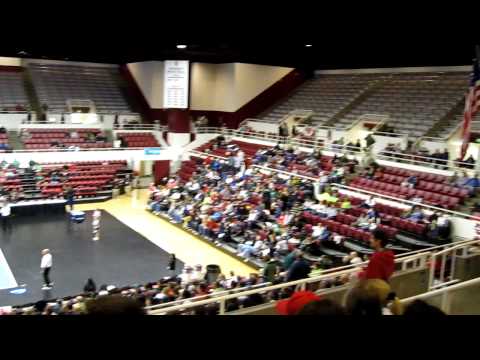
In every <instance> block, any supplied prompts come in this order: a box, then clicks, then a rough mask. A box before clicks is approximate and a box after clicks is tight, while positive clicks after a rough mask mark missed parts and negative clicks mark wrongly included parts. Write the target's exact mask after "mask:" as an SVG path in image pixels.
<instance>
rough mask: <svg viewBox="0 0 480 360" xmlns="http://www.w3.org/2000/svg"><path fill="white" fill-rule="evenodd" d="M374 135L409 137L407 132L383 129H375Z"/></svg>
mask: <svg viewBox="0 0 480 360" xmlns="http://www.w3.org/2000/svg"><path fill="white" fill-rule="evenodd" d="M372 135H373V136H375V135H377V136H387V137H394V138H398V137H404V138H407V139H408V136H409V135H408V134H407V133H391V132H383V131H374V132H373V133H372Z"/></svg>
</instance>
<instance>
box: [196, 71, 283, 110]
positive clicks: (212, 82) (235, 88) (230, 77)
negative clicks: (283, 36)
mask: <svg viewBox="0 0 480 360" xmlns="http://www.w3.org/2000/svg"><path fill="white" fill-rule="evenodd" d="M292 70H293V69H292V68H286V67H278V66H265V65H254V64H243V63H228V64H204V63H193V64H192V66H191V74H190V78H191V82H190V108H191V109H192V110H212V111H227V112H234V111H237V110H238V109H239V108H240V107H242V106H243V105H245V104H246V103H247V102H249V101H250V100H252V99H253V98H255V97H256V96H257V95H259V94H260V93H261V92H263V91H264V90H266V89H267V88H268V87H270V86H272V85H273V84H275V83H276V82H277V81H279V80H280V79H281V78H283V77H284V76H285V75H287V74H288V73H289V72H291V71H292Z"/></svg>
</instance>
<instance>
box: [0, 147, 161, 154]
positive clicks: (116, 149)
mask: <svg viewBox="0 0 480 360" xmlns="http://www.w3.org/2000/svg"><path fill="white" fill-rule="evenodd" d="M143 149H145V147H128V148H122V147H120V148H75V149H69V148H51V149H29V150H23V149H22V150H0V153H14V154H16V153H20V154H21V153H37V152H38V153H41V152H85V151H128V150H143ZM155 149H165V148H164V147H161V146H157V147H156V148H155Z"/></svg>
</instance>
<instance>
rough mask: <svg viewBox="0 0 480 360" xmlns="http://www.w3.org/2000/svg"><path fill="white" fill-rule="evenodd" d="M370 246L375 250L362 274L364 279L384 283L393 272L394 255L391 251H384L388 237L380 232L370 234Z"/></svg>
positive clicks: (377, 230) (376, 230)
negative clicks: (377, 280) (379, 280)
mask: <svg viewBox="0 0 480 360" xmlns="http://www.w3.org/2000/svg"><path fill="white" fill-rule="evenodd" d="M372 235H373V236H372V238H371V239H370V246H371V247H372V248H373V249H374V250H375V252H374V253H373V255H372V257H371V258H370V261H369V262H368V265H367V268H366V270H365V272H364V274H363V277H364V278H365V279H381V280H384V281H386V282H388V280H389V279H390V277H391V276H392V274H393V272H394V271H395V255H394V253H393V251H391V250H386V249H385V247H386V246H387V244H388V236H387V234H385V232H383V231H382V230H379V229H375V230H374V231H373V232H372Z"/></svg>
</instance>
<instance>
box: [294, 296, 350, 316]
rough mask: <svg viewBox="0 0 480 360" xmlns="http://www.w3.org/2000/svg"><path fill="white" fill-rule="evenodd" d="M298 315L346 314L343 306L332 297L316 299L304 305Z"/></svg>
mask: <svg viewBox="0 0 480 360" xmlns="http://www.w3.org/2000/svg"><path fill="white" fill-rule="evenodd" d="M296 315H320V316H339V315H346V314H345V311H344V310H343V308H342V307H341V306H340V305H338V304H337V303H335V302H334V301H332V300H330V299H321V300H314V301H311V302H309V303H308V304H306V305H304V306H303V307H302V309H300V310H299V311H298V312H297V313H296Z"/></svg>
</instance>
